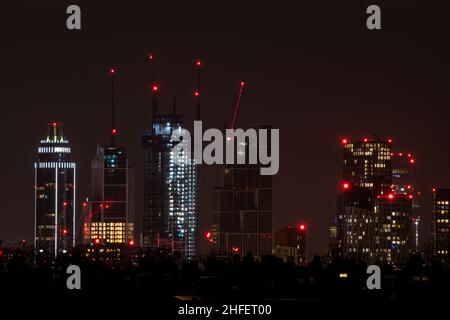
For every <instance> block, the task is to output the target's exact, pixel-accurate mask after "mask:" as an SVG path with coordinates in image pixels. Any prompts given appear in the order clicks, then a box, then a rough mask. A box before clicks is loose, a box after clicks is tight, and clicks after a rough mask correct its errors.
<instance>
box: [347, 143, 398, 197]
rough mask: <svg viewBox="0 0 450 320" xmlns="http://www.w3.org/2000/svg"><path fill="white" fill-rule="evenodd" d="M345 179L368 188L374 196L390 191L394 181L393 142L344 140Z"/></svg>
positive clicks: (352, 183)
mask: <svg viewBox="0 0 450 320" xmlns="http://www.w3.org/2000/svg"><path fill="white" fill-rule="evenodd" d="M342 144H343V150H344V155H343V166H342V168H343V172H342V178H343V181H345V182H346V183H349V184H350V185H351V186H356V187H362V188H368V189H370V190H372V192H373V194H374V196H377V195H379V194H383V193H386V192H388V191H390V188H391V181H392V167H391V148H392V146H391V142H390V140H387V141H384V140H381V139H369V138H363V139H361V140H360V141H349V140H348V139H343V140H342Z"/></svg>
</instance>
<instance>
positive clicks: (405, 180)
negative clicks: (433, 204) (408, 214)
mask: <svg viewBox="0 0 450 320" xmlns="http://www.w3.org/2000/svg"><path fill="white" fill-rule="evenodd" d="M391 157H392V186H391V190H392V193H393V194H394V195H406V196H412V218H411V219H412V225H411V233H412V235H411V236H412V238H413V240H414V241H413V247H412V250H413V251H414V252H419V251H420V248H419V244H420V243H419V239H420V237H419V227H420V211H419V210H420V205H419V198H420V192H419V191H418V190H417V187H416V181H415V176H414V171H415V170H414V169H415V166H416V159H415V157H414V156H413V154H412V153H411V152H395V153H391Z"/></svg>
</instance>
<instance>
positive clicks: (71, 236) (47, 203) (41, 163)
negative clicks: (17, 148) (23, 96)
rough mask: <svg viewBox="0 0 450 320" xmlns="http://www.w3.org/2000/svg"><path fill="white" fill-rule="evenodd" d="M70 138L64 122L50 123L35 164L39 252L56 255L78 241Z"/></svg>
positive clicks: (37, 248) (73, 167)
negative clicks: (65, 131)
mask: <svg viewBox="0 0 450 320" xmlns="http://www.w3.org/2000/svg"><path fill="white" fill-rule="evenodd" d="M70 154H71V148H70V145H69V141H68V140H66V139H65V137H64V135H63V125H62V124H61V123H57V122H53V123H49V124H48V131H47V137H46V138H45V139H44V140H41V143H40V145H39V148H38V160H37V161H36V163H35V164H34V179H35V205H34V208H35V211H34V221H35V223H34V237H33V238H34V246H35V250H36V251H37V252H40V253H42V252H47V253H51V254H53V255H54V256H57V255H58V254H60V253H66V252H67V251H68V250H69V249H71V248H72V247H73V246H74V244H75V217H76V215H75V210H76V205H75V202H76V193H75V192H76V188H75V185H76V165H75V163H74V162H72V161H71V159H70Z"/></svg>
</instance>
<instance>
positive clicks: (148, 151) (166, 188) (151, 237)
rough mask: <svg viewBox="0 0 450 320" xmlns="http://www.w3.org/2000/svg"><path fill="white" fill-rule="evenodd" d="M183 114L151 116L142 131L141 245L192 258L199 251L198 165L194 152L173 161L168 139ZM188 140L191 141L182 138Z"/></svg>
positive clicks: (172, 151) (179, 126) (171, 148)
mask: <svg viewBox="0 0 450 320" xmlns="http://www.w3.org/2000/svg"><path fill="white" fill-rule="evenodd" d="M183 122H184V118H183V116H182V115H178V114H175V113H173V114H171V115H156V114H155V115H154V117H153V124H152V129H151V130H149V131H145V132H143V135H142V146H143V149H144V214H143V232H142V244H143V245H144V246H147V247H154V248H162V249H165V250H168V251H169V252H171V253H178V254H180V255H181V256H182V257H183V258H186V259H192V258H193V257H194V256H195V255H197V253H198V208H199V207H198V184H199V182H198V168H197V165H196V163H195V160H194V159H193V155H190V156H188V155H186V157H185V160H184V162H183V161H182V162H181V163H180V162H178V163H175V151H174V146H175V144H176V142H174V141H172V140H171V135H172V132H173V131H174V130H181V129H183ZM183 143H190V141H183Z"/></svg>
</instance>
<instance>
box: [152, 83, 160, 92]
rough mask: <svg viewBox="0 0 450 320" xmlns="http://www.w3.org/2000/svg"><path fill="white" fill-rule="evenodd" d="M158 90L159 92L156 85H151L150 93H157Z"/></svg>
mask: <svg viewBox="0 0 450 320" xmlns="http://www.w3.org/2000/svg"><path fill="white" fill-rule="evenodd" d="M158 90H159V87H158V85H157V84H154V85H152V91H153V92H158Z"/></svg>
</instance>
